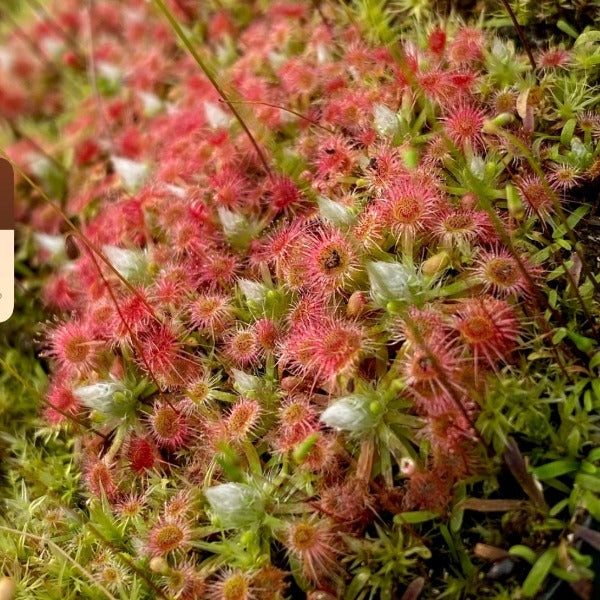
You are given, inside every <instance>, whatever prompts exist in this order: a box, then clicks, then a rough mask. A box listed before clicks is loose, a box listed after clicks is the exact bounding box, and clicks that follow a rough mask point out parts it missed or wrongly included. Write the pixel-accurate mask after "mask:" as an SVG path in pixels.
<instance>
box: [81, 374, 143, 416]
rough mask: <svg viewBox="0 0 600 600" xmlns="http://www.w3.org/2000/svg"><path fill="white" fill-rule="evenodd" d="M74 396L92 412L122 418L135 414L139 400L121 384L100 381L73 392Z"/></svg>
mask: <svg viewBox="0 0 600 600" xmlns="http://www.w3.org/2000/svg"><path fill="white" fill-rule="evenodd" d="M73 394H75V396H77V398H79V399H80V400H81V402H82V403H83V404H84V405H85V406H87V408H89V409H90V410H92V411H97V412H99V413H100V414H102V415H104V416H109V417H116V418H122V417H126V416H128V415H132V414H134V413H135V410H136V407H137V399H136V398H135V397H134V395H133V394H132V393H131V392H130V391H129V390H128V389H127V388H126V387H125V386H124V385H123V384H122V383H120V382H116V381H99V382H97V383H93V384H91V385H84V386H82V387H79V388H76V389H74V390H73Z"/></svg>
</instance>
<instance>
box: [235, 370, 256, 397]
mask: <svg viewBox="0 0 600 600" xmlns="http://www.w3.org/2000/svg"><path fill="white" fill-rule="evenodd" d="M231 374H232V375H233V381H234V387H235V389H236V390H237V391H238V392H239V393H240V394H242V396H247V395H248V394H249V393H250V392H254V391H256V390H257V389H258V388H259V387H260V378H258V377H256V376H255V375H250V374H249V373H244V371H240V370H239V369H231Z"/></svg>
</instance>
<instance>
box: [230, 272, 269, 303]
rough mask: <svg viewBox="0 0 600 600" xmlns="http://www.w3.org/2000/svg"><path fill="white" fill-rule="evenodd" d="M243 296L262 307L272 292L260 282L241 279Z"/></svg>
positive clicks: (240, 284)
mask: <svg viewBox="0 0 600 600" xmlns="http://www.w3.org/2000/svg"><path fill="white" fill-rule="evenodd" d="M238 284H239V286H240V289H241V290H242V294H244V296H246V300H247V301H248V302H253V303H254V304H255V305H256V306H261V305H262V304H263V303H264V301H265V299H266V297H267V294H268V292H270V291H272V290H269V288H268V287H267V286H266V285H265V284H264V283H261V282H260V281H251V280H250V279H240V281H239V282H238Z"/></svg>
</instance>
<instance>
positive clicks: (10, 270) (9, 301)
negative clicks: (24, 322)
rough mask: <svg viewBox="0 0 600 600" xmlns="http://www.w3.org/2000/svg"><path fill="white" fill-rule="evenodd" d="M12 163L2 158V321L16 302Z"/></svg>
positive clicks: (8, 315)
mask: <svg viewBox="0 0 600 600" xmlns="http://www.w3.org/2000/svg"><path fill="white" fill-rule="evenodd" d="M14 183H15V181H14V173H13V170H12V167H11V165H10V163H9V162H8V161H7V160H5V159H0V323H1V322H4V321H6V320H7V319H8V318H9V317H10V316H11V315H12V313H13V309H14V304H15V284H14V262H15V209H14V200H15V191H14V190H15V186H14Z"/></svg>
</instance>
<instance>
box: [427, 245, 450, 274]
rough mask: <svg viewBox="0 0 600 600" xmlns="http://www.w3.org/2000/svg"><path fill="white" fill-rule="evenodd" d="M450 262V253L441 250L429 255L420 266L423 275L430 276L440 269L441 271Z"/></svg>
mask: <svg viewBox="0 0 600 600" xmlns="http://www.w3.org/2000/svg"><path fill="white" fill-rule="evenodd" d="M449 264H450V255H449V254H448V253H447V252H446V251H445V250H442V251H441V252H438V253H437V254H434V255H433V256H431V257H429V258H428V259H427V260H426V261H425V262H424V263H423V264H422V266H421V270H422V271H423V274H424V275H427V276H428V277H431V276H432V275H435V274H436V273H439V272H440V271H443V270H444V269H445V268H446V267H447V266H448V265H449Z"/></svg>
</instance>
